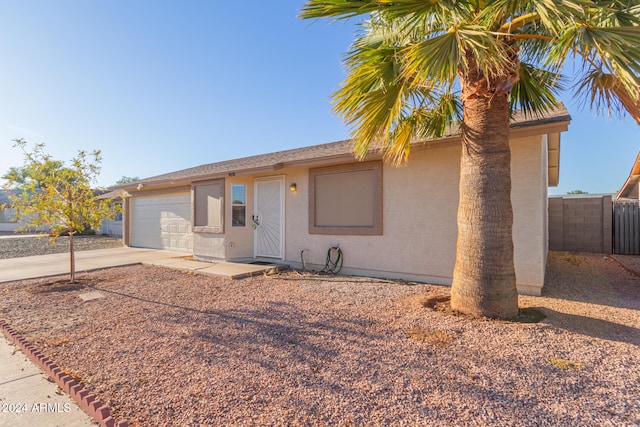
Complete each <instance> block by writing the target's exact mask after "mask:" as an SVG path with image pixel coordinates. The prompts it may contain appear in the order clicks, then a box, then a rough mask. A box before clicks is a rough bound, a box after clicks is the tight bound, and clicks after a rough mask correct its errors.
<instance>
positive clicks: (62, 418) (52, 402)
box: [0, 334, 96, 427]
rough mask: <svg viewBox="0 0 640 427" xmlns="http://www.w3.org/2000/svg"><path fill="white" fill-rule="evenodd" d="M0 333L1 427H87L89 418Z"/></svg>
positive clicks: (89, 424) (90, 422) (92, 424)
mask: <svg viewBox="0 0 640 427" xmlns="http://www.w3.org/2000/svg"><path fill="white" fill-rule="evenodd" d="M57 388H58V385H57V384H56V383H53V382H51V381H49V380H48V379H47V376H46V375H45V374H44V373H43V372H42V371H41V370H40V369H39V368H37V367H36V366H35V365H34V364H33V363H32V362H31V361H30V360H29V359H27V358H26V356H25V355H24V354H22V352H21V351H20V350H19V349H17V348H16V347H14V346H13V345H11V344H9V342H8V341H7V340H6V339H5V337H4V336H3V335H2V334H0V411H2V412H1V413H0V427H34V426H52V427H53V426H59V427H87V426H95V425H96V424H95V423H94V422H93V421H91V418H89V416H88V415H87V414H86V413H85V412H84V411H82V410H81V409H80V408H79V407H78V405H76V403H75V402H74V401H73V400H71V398H70V397H69V396H67V395H66V394H58V393H56V389H57Z"/></svg>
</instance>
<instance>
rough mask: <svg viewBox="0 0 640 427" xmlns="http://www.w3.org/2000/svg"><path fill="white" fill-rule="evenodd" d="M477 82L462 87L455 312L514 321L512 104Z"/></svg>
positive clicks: (452, 306)
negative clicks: (510, 106) (480, 87)
mask: <svg viewBox="0 0 640 427" xmlns="http://www.w3.org/2000/svg"><path fill="white" fill-rule="evenodd" d="M478 81H479V80H476V81H471V82H469V81H466V82H463V103H464V120H463V129H462V160H461V163H460V204H459V206H458V241H457V247H456V263H455V268H454V272H453V284H452V288H451V308H452V309H454V310H457V311H460V312H463V313H467V314H470V315H473V316H487V317H494V318H509V317H513V316H516V315H517V313H518V293H517V289H516V281H515V268H514V263H513V238H512V227H513V211H512V207H511V167H510V166H511V164H510V163H511V153H510V149H509V104H508V101H507V97H506V95H504V94H496V95H495V96H489V95H490V93H489V94H487V93H486V92H485V93H484V94H483V93H480V94H479V93H478V88H479V85H478ZM464 83H467V84H466V85H465V84H464ZM480 86H484V84H480ZM494 87H495V86H494ZM465 89H466V90H467V91H468V92H467V93H465Z"/></svg>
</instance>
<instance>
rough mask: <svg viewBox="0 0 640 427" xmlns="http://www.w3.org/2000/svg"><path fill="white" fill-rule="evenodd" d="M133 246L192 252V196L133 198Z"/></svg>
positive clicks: (187, 194) (188, 194)
mask: <svg viewBox="0 0 640 427" xmlns="http://www.w3.org/2000/svg"><path fill="white" fill-rule="evenodd" d="M131 246H134V247H139V248H153V249H166V250H171V251H181V252H191V251H192V250H193V235H192V232H191V194H190V193H184V194H174V195H171V196H158V197H140V198H133V199H132V200H131Z"/></svg>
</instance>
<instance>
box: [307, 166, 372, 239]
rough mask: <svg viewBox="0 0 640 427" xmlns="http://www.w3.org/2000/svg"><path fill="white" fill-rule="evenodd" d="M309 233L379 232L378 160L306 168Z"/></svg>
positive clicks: (359, 233) (361, 233) (367, 233)
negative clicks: (308, 191)
mask: <svg viewBox="0 0 640 427" xmlns="http://www.w3.org/2000/svg"><path fill="white" fill-rule="evenodd" d="M309 189H310V194H309V214H310V215H309V233H311V234H343V235H345V234H356V235H379V234H382V164H381V163H380V162H367V163H356V164H349V165H340V166H331V167H326V168H315V169H310V170H309Z"/></svg>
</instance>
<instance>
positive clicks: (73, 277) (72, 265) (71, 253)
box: [69, 232, 76, 283]
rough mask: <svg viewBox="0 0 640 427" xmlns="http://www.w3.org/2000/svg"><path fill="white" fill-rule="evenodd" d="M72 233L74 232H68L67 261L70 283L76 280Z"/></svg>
mask: <svg viewBox="0 0 640 427" xmlns="http://www.w3.org/2000/svg"><path fill="white" fill-rule="evenodd" d="M73 235H74V232H69V263H70V268H69V271H70V275H71V278H70V281H71V283H75V282H76V254H75V252H74V250H73Z"/></svg>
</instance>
